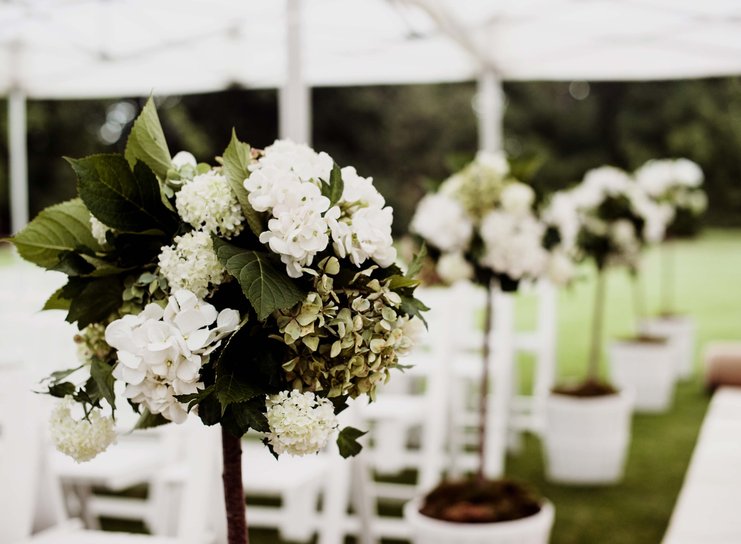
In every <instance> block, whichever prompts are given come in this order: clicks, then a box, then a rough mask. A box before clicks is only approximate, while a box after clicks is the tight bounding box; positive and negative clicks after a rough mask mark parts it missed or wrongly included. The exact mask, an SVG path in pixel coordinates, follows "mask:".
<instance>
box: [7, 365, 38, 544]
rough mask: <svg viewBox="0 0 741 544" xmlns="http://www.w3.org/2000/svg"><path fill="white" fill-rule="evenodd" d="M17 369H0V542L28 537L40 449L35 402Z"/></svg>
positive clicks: (25, 381) (22, 374)
mask: <svg viewBox="0 0 741 544" xmlns="http://www.w3.org/2000/svg"><path fill="white" fill-rule="evenodd" d="M31 386H32V384H31V381H30V379H29V378H28V374H27V373H26V372H25V370H23V369H22V368H21V367H20V366H16V365H0V542H14V541H16V540H21V539H23V538H26V537H28V536H29V535H30V534H31V529H32V525H33V517H34V502H35V498H36V491H37V483H38V480H37V478H38V468H39V459H40V457H39V453H40V446H41V429H40V426H39V419H38V406H37V404H38V402H37V401H38V399H37V398H35V395H34V393H33V392H32V391H31Z"/></svg>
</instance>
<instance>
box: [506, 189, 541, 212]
mask: <svg viewBox="0 0 741 544" xmlns="http://www.w3.org/2000/svg"><path fill="white" fill-rule="evenodd" d="M500 198H501V201H502V209H504V211H505V212H508V213H512V214H515V215H525V214H528V213H530V210H531V208H532V206H533V203H534V202H535V191H533V189H532V187H530V186H529V185H525V184H524V183H520V182H513V183H509V184H507V185H506V186H505V187H504V189H502V195H501V197H500Z"/></svg>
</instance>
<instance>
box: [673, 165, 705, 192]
mask: <svg viewBox="0 0 741 544" xmlns="http://www.w3.org/2000/svg"><path fill="white" fill-rule="evenodd" d="M674 175H675V178H676V180H677V183H678V184H680V185H683V186H685V187H689V188H691V189H695V188H697V187H699V186H700V185H702V182H703V180H704V179H705V176H704V174H703V173H702V168H700V167H699V166H698V165H697V163H694V162H692V161H691V160H689V159H677V160H675V161H674Z"/></svg>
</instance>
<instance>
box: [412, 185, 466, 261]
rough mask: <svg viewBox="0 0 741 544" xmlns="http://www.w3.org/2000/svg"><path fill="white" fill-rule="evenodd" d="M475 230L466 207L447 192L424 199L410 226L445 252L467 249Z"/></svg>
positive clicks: (420, 202) (413, 230) (430, 195)
mask: <svg viewBox="0 0 741 544" xmlns="http://www.w3.org/2000/svg"><path fill="white" fill-rule="evenodd" d="M473 228H474V226H473V221H472V220H471V218H470V217H469V215H468V214H467V213H466V210H465V208H464V207H463V205H462V204H460V203H459V202H458V201H457V200H455V199H454V198H453V197H452V196H449V195H447V194H444V193H431V194H428V195H425V196H424V197H422V200H420V201H419V204H418V205H417V211H416V212H415V214H414V217H413V218H412V222H411V224H410V229H411V230H412V232H416V233H417V234H419V235H420V236H421V237H422V238H424V239H425V240H427V241H428V242H429V243H430V244H432V245H433V246H435V247H436V248H438V249H439V250H440V251H445V252H461V251H464V250H466V249H467V248H468V245H469V243H470V242H471V236H473Z"/></svg>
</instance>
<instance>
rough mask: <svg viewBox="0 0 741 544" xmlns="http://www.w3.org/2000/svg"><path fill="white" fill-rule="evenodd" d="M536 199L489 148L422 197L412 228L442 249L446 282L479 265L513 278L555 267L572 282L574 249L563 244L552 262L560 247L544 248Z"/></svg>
mask: <svg viewBox="0 0 741 544" xmlns="http://www.w3.org/2000/svg"><path fill="white" fill-rule="evenodd" d="M534 204H535V193H534V191H533V190H532V188H531V187H529V186H528V185H525V184H524V183H520V182H518V181H516V180H514V179H513V178H511V177H509V168H508V165H507V161H506V159H505V157H504V156H503V155H502V154H491V153H484V154H479V155H478V156H477V157H476V160H475V161H474V162H472V163H471V164H469V165H468V166H467V167H466V168H464V169H463V170H462V171H461V172H459V173H457V174H454V175H453V176H451V177H450V178H448V179H447V180H446V181H444V182H443V184H442V185H441V186H440V190H439V191H438V192H437V193H434V194H429V195H426V196H425V197H423V198H422V200H421V201H420V202H419V205H418V206H417V210H416V212H415V215H414V217H413V219H412V223H411V227H410V228H411V230H412V231H413V232H415V233H417V234H419V235H420V236H422V238H424V239H425V240H426V241H427V242H428V243H429V244H430V245H432V246H434V247H435V248H437V249H438V250H440V251H441V255H440V257H439V259H438V261H437V273H438V275H439V276H440V278H441V279H442V280H443V281H445V282H446V283H454V282H456V281H459V280H466V279H472V278H473V277H474V276H475V266H482V267H485V268H488V269H490V270H492V271H493V272H494V273H495V274H500V275H506V276H507V277H509V278H510V279H512V280H520V279H525V278H527V279H537V278H539V277H541V276H543V275H544V274H549V275H550V272H554V274H553V278H552V279H554V280H555V281H558V282H559V283H562V282H564V281H568V279H570V278H571V274H570V273H567V272H568V270H567V266H566V261H567V260H568V258H569V255H570V253H569V252H567V251H566V250H564V249H563V248H561V249H560V250H559V254H558V256H557V257H556V259H558V262H557V263H555V264H554V265H553V266H551V264H550V262H549V259H550V256H551V254H553V255H555V251H550V250H549V249H547V248H546V247H545V234H546V225H545V224H544V223H543V222H542V221H541V220H540V219H539V218H538V217H537V216H536V214H535V212H534ZM556 211H558V210H556ZM562 215H565V214H563V213H562ZM574 215H575V214H574V213H573V211H572V214H571V216H572V217H573V216H574ZM572 230H575V227H572ZM568 237H570V238H571V239H572V240H573V239H574V238H575V237H576V234H575V233H570V234H568ZM562 238H563V235H562ZM572 268H573V267H572Z"/></svg>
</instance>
